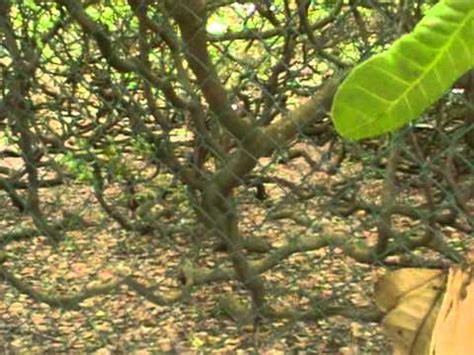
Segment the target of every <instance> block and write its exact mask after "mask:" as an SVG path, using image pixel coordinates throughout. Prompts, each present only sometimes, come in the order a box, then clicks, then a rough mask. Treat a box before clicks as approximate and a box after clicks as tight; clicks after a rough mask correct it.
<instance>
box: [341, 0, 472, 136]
mask: <svg viewBox="0 0 474 355" xmlns="http://www.w3.org/2000/svg"><path fill="white" fill-rule="evenodd" d="M473 67H474V0H442V1H441V2H439V3H438V4H436V5H435V6H433V8H431V9H430V10H429V11H428V13H427V14H426V15H425V17H424V18H423V19H422V20H421V21H420V23H419V24H418V25H417V26H416V28H415V29H414V31H413V32H411V33H410V34H407V35H405V36H403V37H401V38H400V39H398V40H397V41H395V42H394V43H393V45H392V46H391V47H390V49H388V50H387V51H385V52H384V53H381V54H378V55H375V56H374V57H372V58H370V59H369V60H367V61H366V62H364V63H362V64H361V65H359V66H358V67H356V68H355V69H354V70H353V71H352V72H351V73H350V74H349V76H348V77H347V78H346V80H345V81H344V82H343V83H342V84H341V86H340V88H339V89H338V91H337V93H336V95H335V98H334V102H333V107H332V118H333V121H334V125H335V126H336V130H337V131H338V132H339V134H341V135H342V136H344V137H346V138H349V139H362V138H368V137H374V136H377V135H380V134H382V133H386V132H390V131H394V130H396V129H397V128H400V127H401V126H403V125H405V124H407V123H408V122H410V121H412V120H414V119H415V118H417V117H418V116H420V115H421V114H422V113H423V111H424V110H425V109H426V108H428V107H429V106H430V105H431V104H433V103H434V102H435V101H436V100H438V99H439V98H440V97H441V96H442V95H443V94H444V93H445V92H446V91H447V90H448V89H449V88H450V87H451V86H452V85H453V83H454V82H455V81H456V79H457V78H459V77H460V76H461V75H462V74H464V73H465V72H466V71H468V70H469V69H471V68H473Z"/></svg>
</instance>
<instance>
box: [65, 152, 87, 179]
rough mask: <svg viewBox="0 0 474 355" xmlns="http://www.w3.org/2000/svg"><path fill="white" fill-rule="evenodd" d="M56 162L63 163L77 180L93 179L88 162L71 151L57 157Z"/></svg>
mask: <svg viewBox="0 0 474 355" xmlns="http://www.w3.org/2000/svg"><path fill="white" fill-rule="evenodd" d="M57 162H58V163H60V164H62V165H64V166H65V167H66V168H67V169H68V170H69V171H70V172H71V173H72V174H73V175H74V176H75V177H76V179H77V180H78V181H82V182H92V181H94V173H93V171H92V168H91V167H90V165H89V164H88V162H87V161H86V160H84V159H80V158H78V157H77V156H75V155H74V154H73V153H70V152H67V153H66V154H64V155H63V156H61V157H59V158H58V159H57Z"/></svg>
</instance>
